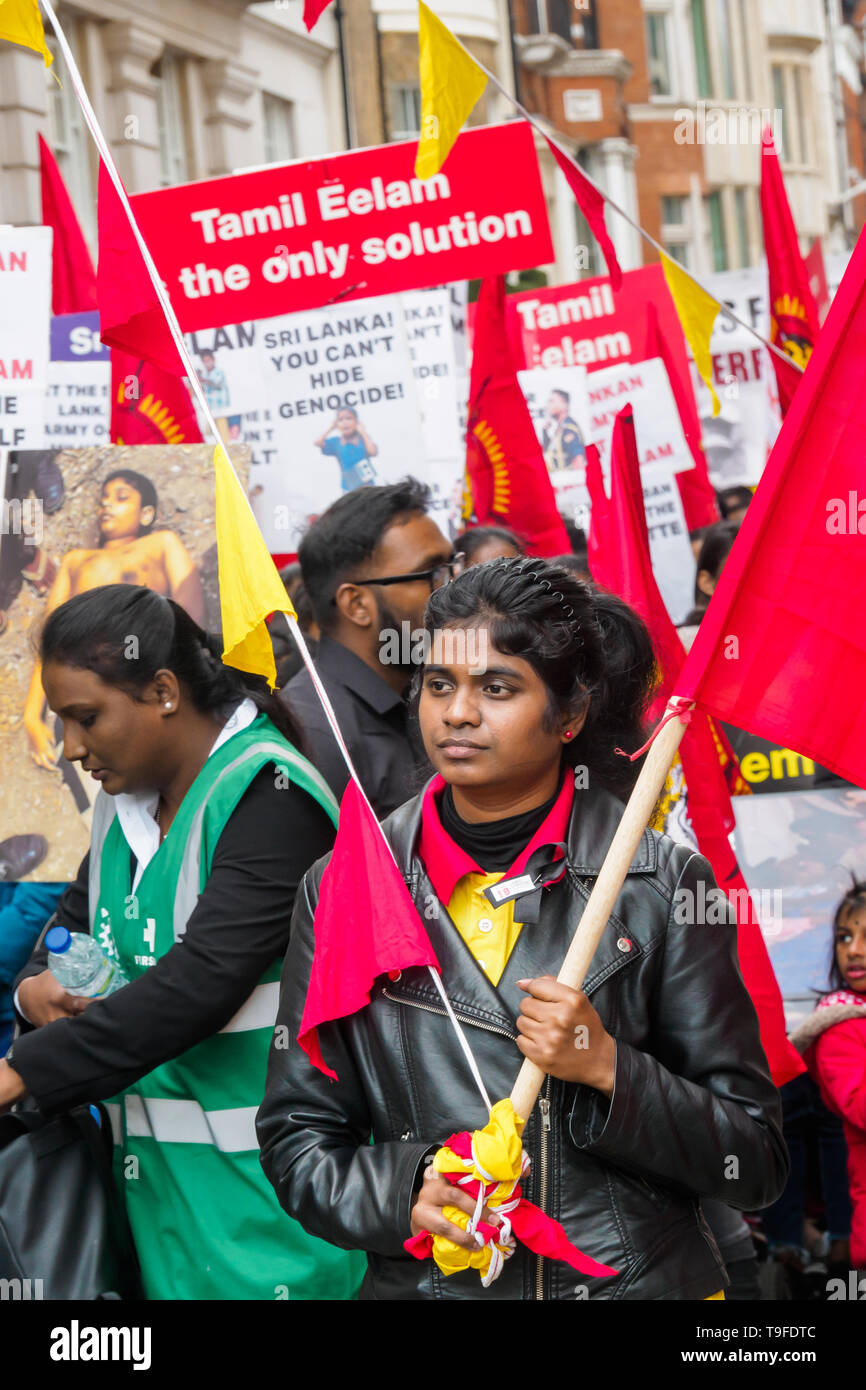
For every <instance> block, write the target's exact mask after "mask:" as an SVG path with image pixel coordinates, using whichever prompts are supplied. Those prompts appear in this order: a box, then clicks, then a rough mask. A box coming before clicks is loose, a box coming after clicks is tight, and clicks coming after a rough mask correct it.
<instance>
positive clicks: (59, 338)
mask: <svg viewBox="0 0 866 1390" xmlns="http://www.w3.org/2000/svg"><path fill="white" fill-rule="evenodd" d="M110 390H111V353H110V352H109V350H108V348H107V347H105V345H104V344H103V343H101V342H100V339H99V314H98V313H97V311H96V310H95V309H94V310H90V311H88V312H86V313H82V314H59V315H57V316H56V317H55V318H52V320H51V360H50V362H49V364H48V388H47V390H46V393H45V404H44V418H43V439H44V444H45V447H46V448H49V449H50V448H55V449H65V448H76V447H78V448H86V447H88V446H89V445H91V444H108V443H109V423H110V414H111V405H110V401H109V392H110Z"/></svg>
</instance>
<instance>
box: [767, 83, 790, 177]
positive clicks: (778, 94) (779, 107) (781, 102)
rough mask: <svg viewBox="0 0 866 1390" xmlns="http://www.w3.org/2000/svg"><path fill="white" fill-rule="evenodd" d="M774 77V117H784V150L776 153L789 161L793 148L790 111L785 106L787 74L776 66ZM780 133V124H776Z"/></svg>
mask: <svg viewBox="0 0 866 1390" xmlns="http://www.w3.org/2000/svg"><path fill="white" fill-rule="evenodd" d="M771 72H772V76H773V105H774V106H775V108H776V111H775V112H774V115H776V114H779V113H780V114H781V117H782V148H781V149H780V150H777V151H776V154H777V155H778V156H779V158H780V159H788V158H789V154H788V151H789V150H790V148H791V139H790V132H789V130H788V110H787V107H786V105H785V74H784V72H783V71H782V69H781V68H780V67H776V65H775V64H774V65H773V67H772V69H771ZM774 125H775V128H776V130H777V133H778V123H774Z"/></svg>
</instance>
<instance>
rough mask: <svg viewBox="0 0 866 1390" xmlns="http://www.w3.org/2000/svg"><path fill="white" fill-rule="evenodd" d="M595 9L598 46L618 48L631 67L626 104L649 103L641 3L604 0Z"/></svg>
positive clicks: (624, 0)
mask: <svg viewBox="0 0 866 1390" xmlns="http://www.w3.org/2000/svg"><path fill="white" fill-rule="evenodd" d="M597 10H598V42H599V46H600V47H601V48H618V49H619V50H620V52H621V53H624V54H625V56H626V58H628V60H629V62H630V63H631V64H632V67H633V72H632V75H631V77H630V78H629V79H628V81H627V82H626V84H625V99H626V101H648V100H649V94H650V84H649V73H648V70H647V52H646V29H645V25H644V12H643V6H642V4H641V0H605V3H604V4H602V5H599V6H597Z"/></svg>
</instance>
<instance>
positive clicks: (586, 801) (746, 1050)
mask: <svg viewBox="0 0 866 1390" xmlns="http://www.w3.org/2000/svg"><path fill="white" fill-rule="evenodd" d="M426 621H427V629H428V632H429V635H430V639H431V646H430V655H429V658H428V660H427V663H426V666H425V668H424V670H423V672H422V673H421V675H420V679H419V687H420V688H419V691H418V701H417V703H418V717H419V722H420V727H421V733H422V736H423V739H424V743H425V747H426V749H427V753H428V756H429V758H430V761H431V763H432V765H433V767H434V769H435V772H436V776H435V777H434V778H433V779H432V781H431V782H429V783H428V785H427V787H426V788H425V790H424V792H423V793H422V794H421V795H419V796H417V797H415V798H414V799H413V800H411V801H409V802H407V803H406V804H405V805H404V806H402V807H400V808H399V809H398V810H397V811H395V812H394V813H393V814H392V815H391V816H390V817H389V818H388V820H387V821H386V822H385V829H386V833H387V834H388V837H389V839H390V841H391V844H392V846H393V848H394V852H395V854H396V857H397V861H398V864H399V865H400V868H401V870H402V872H403V875H404V877H405V880H406V883H407V885H408V887H409V891H410V893H411V894H412V897H413V899H414V901H415V903H416V905H417V907H418V910H419V913H420V915H421V919H422V921H423V922H424V926H425V929H426V931H427V933H428V935H429V937H430V940H431V942H432V944H433V947H434V949H435V952H436V955H437V958H438V960H439V963H440V965H441V967H442V975H441V978H442V983H443V985H444V987H445V990H446V993H447V994H448V996H449V998H450V1000H451V1002H452V1004H453V1007H454V1010H455V1012H456V1013H457V1015H458V1017H459V1019H460V1020H461V1022H462V1023H463V1025H464V1031H465V1033H466V1035H467V1037H468V1038H469V1041H470V1043H471V1046H472V1050H473V1053H474V1056H475V1058H476V1061H477V1063H478V1066H479V1068H480V1071H481V1074H482V1077H483V1079H484V1082H485V1085H486V1087H487V1090H488V1092H489V1093H490V1095H491V1096H492V1097H493V1098H494V1099H499V1098H502V1097H505V1096H508V1094H509V1093H510V1091H511V1087H512V1085H513V1083H514V1080H515V1077H516V1075H517V1072H518V1070H519V1068H520V1065H521V1062H522V1060H523V1058H524V1057H529V1058H531V1059H532V1060H533V1061H534V1062H536V1063H537V1064H538V1065H539V1066H540V1067H541V1068H542V1069H543V1070H544V1071H545V1072H546V1073H547V1081H546V1083H545V1086H544V1089H543V1091H542V1095H541V1098H540V1101H539V1103H538V1105H537V1106H536V1109H535V1111H534V1113H533V1115H532V1117H531V1119H530V1122H529V1124H528V1125H527V1128H526V1130H525V1131H524V1135H523V1142H524V1147H525V1149H526V1151H527V1153H528V1154H529V1156H530V1158H531V1162H532V1166H531V1170H530V1172H529V1174H528V1176H527V1177H526V1178H525V1179H524V1181H523V1189H524V1194H525V1195H526V1196H527V1197H528V1198H529V1199H530V1200H531V1201H534V1202H536V1203H538V1204H539V1205H540V1206H542V1207H543V1209H544V1210H545V1211H546V1212H547V1213H549V1214H550V1215H551V1216H553V1217H555V1218H556V1219H557V1220H558V1221H560V1222H561V1223H562V1225H563V1226H564V1228H565V1231H566V1233H567V1235H568V1236H569V1238H570V1239H571V1241H572V1242H573V1243H574V1244H575V1245H577V1246H578V1247H579V1248H580V1249H581V1250H582V1251H584V1252H585V1253H586V1254H588V1255H590V1256H592V1257H593V1258H594V1259H596V1260H598V1261H600V1262H602V1263H604V1264H607V1265H610V1266H613V1267H614V1268H615V1269H616V1270H617V1271H618V1273H617V1275H616V1276H615V1277H614V1276H607V1277H604V1278H588V1277H586V1276H580V1275H577V1274H576V1273H575V1271H574V1270H573V1269H572V1268H570V1267H569V1266H568V1265H566V1264H562V1263H558V1262H554V1261H551V1260H549V1259H539V1258H538V1257H536V1256H535V1255H532V1254H531V1253H530V1252H529V1251H528V1250H527V1249H526V1248H525V1247H521V1246H520V1245H519V1244H518V1247H517V1249H516V1251H515V1253H514V1255H513V1257H512V1258H510V1259H508V1260H507V1261H506V1263H505V1266H504V1269H503V1271H502V1274H501V1276H500V1277H499V1278H498V1279H497V1280H496V1282H495V1283H493V1284H491V1286H490V1287H489V1288H486V1289H484V1288H482V1285H481V1281H480V1279H479V1278H478V1275H477V1274H476V1273H475V1272H474V1271H472V1270H469V1271H466V1272H463V1273H458V1274H453V1275H451V1276H449V1277H447V1278H446V1277H445V1276H444V1275H443V1274H442V1273H441V1272H440V1271H439V1269H438V1268H437V1267H436V1266H435V1264H433V1262H432V1261H429V1260H428V1261H426V1262H423V1263H419V1262H418V1261H416V1260H414V1259H412V1258H410V1257H409V1256H408V1255H407V1254H406V1253H405V1251H404V1248H403V1245H404V1241H405V1240H406V1239H407V1238H409V1237H410V1236H411V1235H413V1234H416V1233H418V1232H420V1231H422V1230H427V1231H431V1232H434V1233H440V1234H446V1235H448V1236H449V1237H450V1238H451V1239H452V1240H454V1241H455V1242H457V1243H458V1244H463V1245H466V1246H467V1247H471V1244H472V1237H471V1236H469V1235H467V1233H466V1231H465V1230H464V1229H462V1228H461V1227H460V1226H458V1225H457V1224H455V1223H454V1222H451V1221H449V1220H448V1218H447V1217H446V1216H445V1214H444V1210H443V1209H444V1208H447V1207H452V1208H457V1209H458V1210H459V1211H463V1212H464V1213H466V1214H467V1215H471V1213H472V1211H473V1210H474V1202H473V1201H472V1200H471V1199H470V1198H468V1197H467V1196H466V1195H465V1194H464V1193H463V1192H462V1191H460V1189H458V1188H455V1187H452V1186H450V1185H449V1184H448V1183H447V1182H446V1181H445V1179H444V1178H442V1177H441V1176H439V1175H437V1174H436V1173H435V1172H433V1171H432V1170H429V1169H428V1168H427V1167H426V1165H425V1160H428V1159H429V1157H430V1155H431V1154H432V1153H433V1152H434V1151H435V1149H436V1148H437V1147H438V1146H439V1145H441V1144H442V1143H443V1141H444V1140H445V1139H446V1138H447V1137H448V1135H450V1134H452V1133H453V1132H456V1131H459V1130H473V1129H476V1128H479V1127H480V1126H482V1125H484V1124H485V1123H486V1120H487V1116H486V1114H485V1113H484V1107H483V1105H482V1103H481V1101H480V1099H479V1096H478V1092H477V1090H476V1087H475V1085H474V1083H473V1081H472V1079H471V1076H470V1073H469V1070H468V1067H467V1065H466V1062H465V1059H464V1057H463V1056H462V1054H461V1052H460V1048H459V1046H458V1042H457V1040H456V1038H455V1036H454V1033H453V1031H452V1025H451V1023H450V1021H449V1020H448V1018H447V1016H446V1013H445V1010H444V1009H443V1006H442V1001H441V999H440V998H439V996H438V994H437V993H436V990H435V989H434V987H433V984H432V982H431V980H430V977H429V975H428V973H427V972H426V971H425V970H423V969H421V968H417V969H407V970H404V971H403V972H402V975H401V976H400V977H399V978H398V979H390V978H388V977H383V978H381V979H380V980H379V981H377V984H376V986H375V987H374V990H373V992H372V995H371V999H370V1003H369V1005H367V1006H366V1007H365V1008H363V1009H361V1010H360V1012H358V1013H357V1014H355V1015H353V1016H352V1017H350V1018H346V1019H342V1020H340V1021H339V1022H336V1023H333V1024H328V1025H326V1026H325V1027H323V1028H320V1030H319V1038H320V1042H321V1046H322V1051H323V1054H324V1057H325V1060H326V1062H327V1063H328V1065H329V1066H330V1067H332V1068H333V1070H334V1071H335V1072H336V1073H337V1075H338V1077H339V1080H338V1081H336V1082H335V1081H332V1080H329V1079H327V1078H326V1077H325V1076H324V1075H323V1074H322V1073H321V1072H320V1071H318V1070H317V1069H316V1068H314V1067H313V1066H312V1065H311V1064H310V1062H309V1060H308V1058H307V1056H306V1054H305V1053H304V1052H302V1051H301V1050H300V1048H299V1047H298V1046H297V1044H296V1042H295V1041H294V1040H295V1039H296V1037H297V1034H298V1025H299V1022H300V1019H301V1015H302V1011H303V1005H304V998H305V993H306V985H307V981H308V978H309V972H310V962H311V958H312V952H313V944H314V935H313V915H314V912H315V907H316V902H317V899H318V893H319V885H320V882H321V877H322V873H323V871H324V868H325V865H326V863H327V860H326V859H325V860H321V861H320V862H319V863H318V864H317V865H315V866H314V867H313V868H312V869H311V870H310V871H309V873H308V874H307V876H306V879H305V881H304V884H303V885H302V888H301V890H300V891H299V893H298V897H297V900H296V907H295V914H294V921H293V930H292V941H291V945H290V948H289V953H288V956H287V959H286V965H285V969H284V972H283V982H282V997H281V1004H280V1010H279V1017H278V1024H282V1025H286V1027H284V1028H283V1029H282V1030H279V1031H280V1035H281V1045H280V1046H279V1047H273V1048H272V1049H271V1055H270V1062H269V1071H268V1086H267V1093H266V1096H265V1100H264V1103H263V1105H262V1107H261V1109H260V1111H259V1117H258V1134H259V1141H260V1144H261V1148H262V1163H263V1165H264V1168H265V1171H266V1173H267V1175H268V1177H269V1178H270V1180H271V1182H272V1183H273V1185H274V1187H275V1189H276V1191H277V1194H278V1196H279V1199H280V1201H281V1203H282V1204H283V1206H284V1207H285V1209H286V1210H287V1211H288V1212H289V1213H290V1214H291V1215H292V1216H294V1217H295V1218H296V1219H297V1220H298V1221H300V1222H301V1224H302V1225H304V1226H305V1227H306V1228H307V1229H308V1230H309V1231H311V1232H314V1233H315V1234H316V1235H320V1236H323V1237H325V1239H327V1240H330V1241H332V1242H334V1243H335V1244H337V1245H341V1246H344V1247H346V1248H355V1249H362V1250H365V1251H366V1252H367V1258H368V1274H367V1278H366V1280H365V1284H364V1288H363V1291H362V1297H368V1298H379V1299H413V1298H414V1299H448V1298H457V1299H482V1300H488V1301H489V1300H491V1299H515V1300H516V1299H536V1298H538V1299H560V1300H561V1299H574V1298H579V1299H582V1298H599V1299H705V1298H712V1297H719V1296H721V1291H722V1290H723V1288H724V1285H725V1283H726V1276H725V1273H724V1266H723V1263H722V1260H721V1257H720V1255H719V1253H718V1250H717V1248H716V1245H715V1242H714V1240H713V1237H712V1235H711V1233H710V1230H709V1227H708V1226H707V1223H706V1221H705V1220H704V1218H703V1215H702V1212H701V1205H700V1201H701V1198H702V1197H706V1198H716V1199H718V1200H720V1201H722V1202H725V1203H727V1204H728V1205H730V1206H733V1207H736V1208H739V1209H741V1210H752V1209H758V1208H760V1207H763V1206H765V1205H766V1204H768V1203H769V1202H771V1201H773V1200H774V1199H775V1197H776V1196H777V1195H778V1193H779V1192H780V1191H781V1188H782V1186H783V1185H784V1181H785V1177H786V1172H787V1154H786V1150H785V1146H784V1143H783V1140H782V1136H781V1129H780V1109H779V1101H778V1095H777V1092H776V1090H775V1087H774V1086H773V1084H772V1081H771V1080H770V1076H769V1073H768V1068H767V1064H766V1059H765V1057H764V1054H763V1051H762V1048H761V1044H760V1041H759V1032H758V1022H757V1017H756V1014H755V1010H754V1008H753V1006H752V1003H751V1000H750V999H749V996H748V994H747V992H746V990H745V987H744V985H743V982H742V979H741V976H740V973H739V968H738V964H737V954H736V927H735V923H734V914H733V911H731V912H730V913H729V914H728V920H727V921H726V922H725V923H723V924H722V925H715V924H713V925H709V924H706V923H705V922H701V920H700V916H701V906H702V905H703V904H706V902H707V901H713V900H714V896H715V895H714V894H713V893H711V892H710V890H711V889H712V888H714V887H715V885H714V882H713V878H712V873H711V870H710V867H709V865H708V863H707V862H706V860H705V859H703V858H702V857H701V856H700V855H699V854H696V853H693V852H692V851H691V850H690V849H689V848H688V847H686V846H683V845H676V844H674V843H673V842H672V841H671V840H670V839H668V838H667V837H666V836H663V835H659V834H656V833H655V832H653V831H650V830H647V831H645V833H644V835H643V838H642V841H641V844H640V847H639V849H638V850H637V852H636V854H635V856H634V859H633V861H632V864H631V866H630V868H629V871H628V874H627V875H626V879H625V883H624V885H623V888H622V891H621V893H620V895H619V898H618V900H617V903H616V907H615V910H614V913H613V914H612V916H611V919H610V922H609V924H608V927H607V929H606V932H605V934H604V936H603V938H602V940H601V943H600V945H599V947H598V950H597V951H596V954H595V957H594V960H593V962H592V965H591V967H590V970H589V972H588V974H587V977H586V980H585V982H584V988H583V990H581V991H575V990H571V989H568V988H566V987H565V986H563V985H560V984H558V983H557V982H556V979H555V976H556V973H557V971H558V969H559V966H560V964H561V962H562V958H563V956H564V954H565V950H566V948H567V945H568V942H569V940H570V938H571V936H572V935H573V933H574V930H575V927H576V925H577V923H578V921H579V920H580V917H581V914H582V912H583V909H584V906H585V904H586V901H587V899H588V897H589V893H590V891H591V888H592V884H593V880H594V878H595V876H596V875H597V874H598V871H599V869H600V867H601V864H602V862H603V860H604V857H605V853H606V851H607V849H608V846H609V844H610V842H611V839H612V838H613V835H614V832H615V830H616V827H617V824H618V822H619V819H620V816H621V814H622V809H623V808H622V800H624V799H625V797H626V796H627V794H628V790H629V786H630V783H631V782H632V780H633V778H634V776H635V768H634V765H633V764H631V763H629V761H628V759H627V758H625V757H623V756H622V755H621V754H620V753H618V752H617V751H616V750H617V749H618V748H625V749H633V748H636V747H638V746H639V744H640V743H641V742H642V741H643V728H642V714H643V711H644V709H645V707H646V702H647V698H648V695H649V692H650V690H651V687H652V682H653V671H654V663H653V655H652V649H651V646H650V643H649V639H648V636H647V633H646V629H645V628H644V626H643V624H642V623H641V621H640V619H639V618H637V617H636V615H635V614H633V613H632V612H631V610H629V609H627V608H626V606H625V605H624V604H622V603H621V602H620V601H619V600H618V599H615V598H613V597H611V596H610V595H604V594H601V593H598V592H596V591H593V590H591V589H590V588H589V587H588V586H586V585H584V584H582V583H581V582H580V581H578V580H577V579H574V578H573V577H572V576H571V575H569V574H567V573H566V572H565V571H564V570H562V569H559V568H556V567H555V566H553V565H549V564H546V563H545V562H543V561H539V560H526V559H524V558H522V557H521V558H519V559H512V560H505V561H502V560H494V561H490V562H489V563H487V564H483V565H479V566H476V567H474V568H472V569H470V570H468V571H466V572H465V573H464V574H463V575H461V576H460V577H459V578H457V579H455V580H454V581H453V582H452V583H450V584H448V585H446V586H445V587H444V588H442V589H440V590H438V591H437V592H436V593H434V594H433V595H432V597H431V599H430V603H429V606H428V610H427V619H426ZM470 629H471V630H472V640H471V641H469V640H464V641H463V642H462V643H461V641H460V640H458V639H460V637H461V634H463V636H464V638H466V635H467V633H468V632H469V631H470ZM479 651H480V652H482V653H483V659H482V660H479ZM461 658H462V659H461ZM529 860H531V861H532V862H531V864H530V873H531V875H532V876H533V878H537V879H539V881H540V882H541V883H542V884H543V886H542V887H541V889H540V890H538V889H535V890H533V891H532V892H530V893H527V894H525V895H523V896H518V897H517V898H516V899H512V900H511V901H510V902H505V903H503V904H502V905H500V906H493V905H492V904H491V901H490V900H489V899H488V898H486V897H485V896H484V889H485V888H487V887H490V886H491V885H492V884H495V883H496V882H498V881H499V880H500V879H502V878H503V876H504V877H506V878H509V879H510V878H516V877H519V876H520V875H522V874H523V873H524V872H525V869H526V865H527V861H529ZM524 886H525V885H524ZM689 903H691V904H692V908H693V911H692V913H691V914H689V913H688V912H685V913H684V912H683V911H682V908H683V906H684V905H686V906H687V905H688V904H689ZM675 906H677V908H678V909H679V910H677V911H676V912H675V911H674V908H675ZM711 916H712V920H713V922H714V923H715V916H714V915H712V914H711ZM684 917H685V918H687V919H688V921H689V923H690V924H689V925H682V922H683V919H684ZM286 1036H288V1037H289V1038H290V1039H291V1042H290V1045H289V1046H288V1047H286V1046H285V1038H286ZM578 1040H579V1041H578ZM371 1140H372V1142H371ZM425 1174H426V1176H425Z"/></svg>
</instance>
